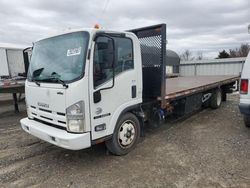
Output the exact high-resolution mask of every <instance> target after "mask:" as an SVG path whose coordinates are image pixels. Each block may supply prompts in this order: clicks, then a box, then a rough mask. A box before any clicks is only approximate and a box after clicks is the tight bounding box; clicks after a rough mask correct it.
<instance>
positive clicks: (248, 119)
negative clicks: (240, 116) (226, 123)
mask: <svg viewBox="0 0 250 188" xmlns="http://www.w3.org/2000/svg"><path fill="white" fill-rule="evenodd" d="M244 123H245V126H246V127H250V116H248V115H244Z"/></svg>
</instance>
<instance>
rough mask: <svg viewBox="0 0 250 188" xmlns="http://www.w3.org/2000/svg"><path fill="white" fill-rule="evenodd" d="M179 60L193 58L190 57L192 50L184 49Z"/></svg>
mask: <svg viewBox="0 0 250 188" xmlns="http://www.w3.org/2000/svg"><path fill="white" fill-rule="evenodd" d="M180 57H181V60H183V61H190V60H193V59H194V58H193V57H192V52H191V51H190V50H185V51H184V52H183V53H182V54H181V56H180Z"/></svg>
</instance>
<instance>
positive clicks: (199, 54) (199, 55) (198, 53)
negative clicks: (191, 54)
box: [196, 51, 203, 60]
mask: <svg viewBox="0 0 250 188" xmlns="http://www.w3.org/2000/svg"><path fill="white" fill-rule="evenodd" d="M196 59H197V60H202V59H203V53H202V51H198V52H197V57H196Z"/></svg>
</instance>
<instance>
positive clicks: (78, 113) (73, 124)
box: [66, 101, 85, 133]
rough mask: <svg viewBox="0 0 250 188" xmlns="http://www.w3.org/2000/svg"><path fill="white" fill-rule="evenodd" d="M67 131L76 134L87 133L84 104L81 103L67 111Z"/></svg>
mask: <svg viewBox="0 0 250 188" xmlns="http://www.w3.org/2000/svg"><path fill="white" fill-rule="evenodd" d="M66 118H67V130H68V131H69V132H74V133H82V132H84V131H85V124H84V102H83V101H79V102H77V103H75V104H73V105H71V106H69V107H68V108H67V109H66Z"/></svg>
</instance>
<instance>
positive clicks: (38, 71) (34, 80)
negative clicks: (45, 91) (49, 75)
mask: <svg viewBox="0 0 250 188" xmlns="http://www.w3.org/2000/svg"><path fill="white" fill-rule="evenodd" d="M43 70H44V68H40V69H36V70H34V71H33V73H32V78H31V81H32V82H35V83H36V85H38V86H40V85H41V84H40V82H38V80H37V79H35V78H37V77H38V76H40V74H41V73H42V72H43Z"/></svg>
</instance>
